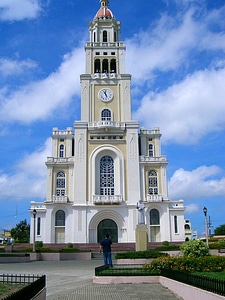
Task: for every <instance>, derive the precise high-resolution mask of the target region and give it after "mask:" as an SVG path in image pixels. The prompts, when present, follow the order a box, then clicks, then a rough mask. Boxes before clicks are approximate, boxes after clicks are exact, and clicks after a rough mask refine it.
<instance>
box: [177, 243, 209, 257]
mask: <svg viewBox="0 0 225 300" xmlns="http://www.w3.org/2000/svg"><path fill="white" fill-rule="evenodd" d="M180 250H181V252H182V253H183V256H190V257H199V256H205V255H208V254H209V247H208V246H206V244H205V243H204V242H203V241H201V240H194V241H188V242H185V243H183V244H182V245H181V247H180Z"/></svg>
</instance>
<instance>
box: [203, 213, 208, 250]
mask: <svg viewBox="0 0 225 300" xmlns="http://www.w3.org/2000/svg"><path fill="white" fill-rule="evenodd" d="M203 213H204V216H205V237H206V245H207V246H209V237H208V220H207V208H206V207H204V208H203Z"/></svg>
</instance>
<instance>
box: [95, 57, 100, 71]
mask: <svg viewBox="0 0 225 300" xmlns="http://www.w3.org/2000/svg"><path fill="white" fill-rule="evenodd" d="M100 72H101V65H100V59H96V60H95V73H100Z"/></svg>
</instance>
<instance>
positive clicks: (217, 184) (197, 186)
mask: <svg viewBox="0 0 225 300" xmlns="http://www.w3.org/2000/svg"><path fill="white" fill-rule="evenodd" d="M221 172H222V170H221V169H220V168H219V167H217V166H209V167H207V166H201V167H198V168H196V169H194V170H192V171H185V170H184V169H179V170H177V171H176V172H175V173H174V174H173V176H172V177H171V178H170V180H169V183H168V184H169V195H170V197H171V198H180V197H181V198H183V199H184V200H185V202H187V201H190V200H192V199H198V198H201V197H211V196H221V195H225V177H219V176H220V173H221Z"/></svg>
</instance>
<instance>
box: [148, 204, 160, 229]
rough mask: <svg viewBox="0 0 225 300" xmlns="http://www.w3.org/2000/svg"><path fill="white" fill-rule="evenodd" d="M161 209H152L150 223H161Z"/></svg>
mask: <svg viewBox="0 0 225 300" xmlns="http://www.w3.org/2000/svg"><path fill="white" fill-rule="evenodd" d="M159 224H160V223H159V211H158V210H157V209H155V208H154V209H151V210H150V225H159Z"/></svg>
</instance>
